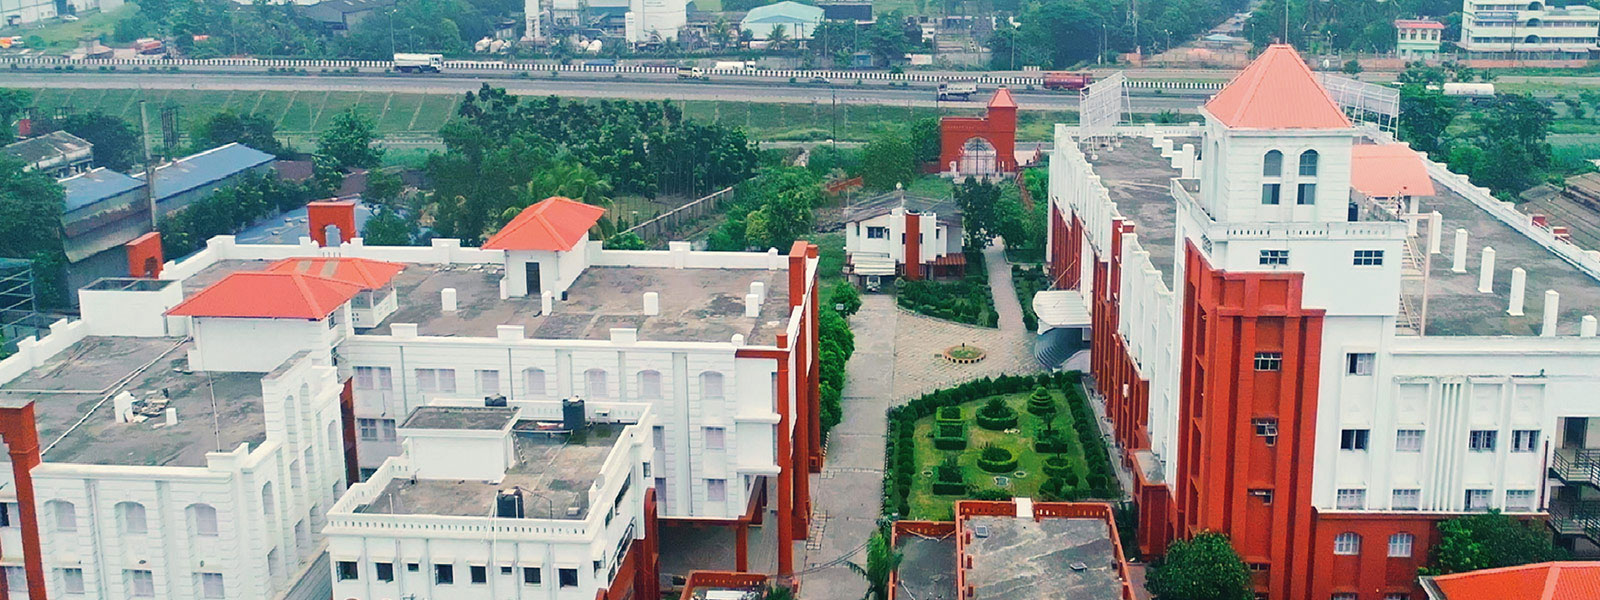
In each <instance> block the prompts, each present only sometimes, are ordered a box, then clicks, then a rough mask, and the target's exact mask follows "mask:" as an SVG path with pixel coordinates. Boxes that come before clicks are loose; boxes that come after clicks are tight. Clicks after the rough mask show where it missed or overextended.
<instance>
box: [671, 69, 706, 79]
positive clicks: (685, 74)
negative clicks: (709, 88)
mask: <svg viewBox="0 0 1600 600" xmlns="http://www.w3.org/2000/svg"><path fill="white" fill-rule="evenodd" d="M678 79H710V78H709V77H706V72H705V70H704V69H701V68H700V67H678Z"/></svg>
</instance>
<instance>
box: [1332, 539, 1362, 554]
mask: <svg viewBox="0 0 1600 600" xmlns="http://www.w3.org/2000/svg"><path fill="white" fill-rule="evenodd" d="M1333 553H1334V554H1338V555H1340V556H1353V555H1356V554H1360V553H1361V536H1359V535H1356V534H1354V533H1341V534H1339V535H1338V536H1337V537H1335V538H1333Z"/></svg>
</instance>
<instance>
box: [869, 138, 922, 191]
mask: <svg viewBox="0 0 1600 600" xmlns="http://www.w3.org/2000/svg"><path fill="white" fill-rule="evenodd" d="M861 163H862V168H861V181H862V183H863V184H865V185H866V186H867V187H869V188H872V189H875V190H892V189H894V187H895V185H897V184H898V185H911V182H912V181H914V180H916V178H917V163H916V154H915V152H914V151H913V150H912V148H911V144H910V143H909V142H907V141H906V136H905V135H904V133H902V132H898V131H896V132H886V133H882V134H879V135H878V137H876V138H873V140H872V141H871V142H868V143H867V146H866V148H865V149H863V150H862V153H861Z"/></svg>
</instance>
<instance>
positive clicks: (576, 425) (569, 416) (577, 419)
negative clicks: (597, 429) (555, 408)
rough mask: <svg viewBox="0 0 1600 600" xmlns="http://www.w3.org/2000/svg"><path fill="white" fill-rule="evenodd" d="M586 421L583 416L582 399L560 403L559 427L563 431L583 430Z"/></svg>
mask: <svg viewBox="0 0 1600 600" xmlns="http://www.w3.org/2000/svg"><path fill="white" fill-rule="evenodd" d="M588 421H589V420H588V418H587V417H586V416H585V415H584V411H583V399H582V398H579V399H570V398H569V399H567V400H562V401H561V425H562V427H563V428H564V429H566V430H568V431H577V430H579V429H583V426H584V425H585V424H587V423H588Z"/></svg>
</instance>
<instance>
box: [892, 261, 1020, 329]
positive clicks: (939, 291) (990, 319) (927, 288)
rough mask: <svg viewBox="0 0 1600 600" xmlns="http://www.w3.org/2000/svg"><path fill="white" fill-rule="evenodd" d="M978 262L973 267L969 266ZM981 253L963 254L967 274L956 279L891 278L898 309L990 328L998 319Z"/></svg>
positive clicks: (996, 323) (997, 322)
mask: <svg viewBox="0 0 1600 600" xmlns="http://www.w3.org/2000/svg"><path fill="white" fill-rule="evenodd" d="M974 264H977V265H980V266H979V267H978V268H973V265H974ZM981 265H983V255H982V254H979V253H968V254H967V273H966V276H965V277H963V278H961V279H960V280H959V281H931V280H926V279H924V280H919V281H909V280H906V279H899V280H896V281H895V303H896V304H899V305H900V308H904V309H906V310H909V311H912V312H916V313H921V314H924V315H928V316H930V317H937V318H940V319H946V320H950V321H955V322H958V323H966V324H968V325H979V326H983V327H994V326H996V325H998V324H999V322H1000V315H999V313H997V312H995V308H994V295H993V294H992V293H991V292H990V290H989V276H988V273H986V272H985V271H984V270H983V268H982V266H981Z"/></svg>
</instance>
